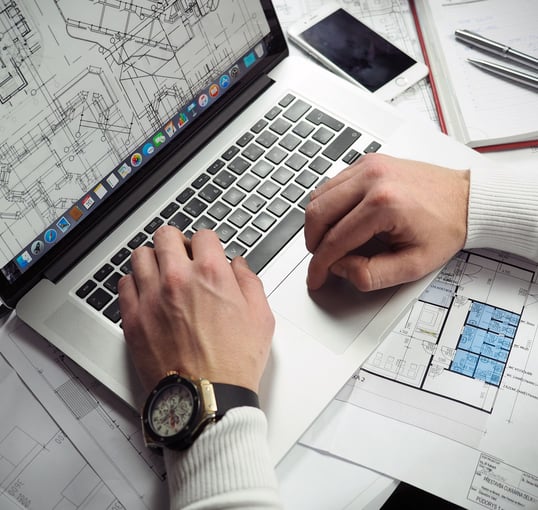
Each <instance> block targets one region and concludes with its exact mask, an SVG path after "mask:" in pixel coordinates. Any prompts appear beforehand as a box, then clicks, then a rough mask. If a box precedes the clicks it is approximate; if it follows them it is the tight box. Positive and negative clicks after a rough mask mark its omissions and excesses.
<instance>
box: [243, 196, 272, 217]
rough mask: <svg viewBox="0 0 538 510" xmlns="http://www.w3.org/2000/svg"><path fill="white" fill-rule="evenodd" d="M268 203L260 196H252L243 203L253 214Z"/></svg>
mask: <svg viewBox="0 0 538 510" xmlns="http://www.w3.org/2000/svg"><path fill="white" fill-rule="evenodd" d="M266 203H267V201H266V200H264V199H263V198H262V197H260V196H259V195H256V194H254V195H251V196H250V197H248V198H247V199H246V200H245V201H244V202H243V207H244V208H245V209H247V210H249V211H250V212H252V213H257V212H258V211H259V210H260V209H261V208H262V207H263V206H264V205H265V204H266Z"/></svg>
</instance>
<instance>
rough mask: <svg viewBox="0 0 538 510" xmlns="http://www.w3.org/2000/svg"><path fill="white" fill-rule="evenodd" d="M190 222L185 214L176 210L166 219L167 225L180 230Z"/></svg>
mask: <svg viewBox="0 0 538 510" xmlns="http://www.w3.org/2000/svg"><path fill="white" fill-rule="evenodd" d="M191 223H192V219H191V218H189V217H188V216H187V215H186V214H184V213H182V212H178V213H177V214H176V215H175V216H174V217H173V218H171V219H170V221H168V225H172V227H176V228H178V229H179V230H181V231H182V232H183V231H184V230H185V229H186V228H187V227H188V226H189V225H190V224H191Z"/></svg>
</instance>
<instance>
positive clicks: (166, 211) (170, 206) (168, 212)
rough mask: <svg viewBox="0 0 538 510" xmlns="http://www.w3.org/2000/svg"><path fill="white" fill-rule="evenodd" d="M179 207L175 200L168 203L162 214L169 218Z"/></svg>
mask: <svg viewBox="0 0 538 510" xmlns="http://www.w3.org/2000/svg"><path fill="white" fill-rule="evenodd" d="M178 209H179V205H177V204H176V203H175V202H172V203H171V204H168V205H167V206H166V207H165V208H164V209H163V210H162V211H161V213H160V214H161V216H162V217H163V218H164V219H165V220H167V219H168V218H170V216H172V214H174V213H175V212H176V211H177V210H178Z"/></svg>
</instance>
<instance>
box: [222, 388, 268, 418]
mask: <svg viewBox="0 0 538 510" xmlns="http://www.w3.org/2000/svg"><path fill="white" fill-rule="evenodd" d="M212 384H213V391H214V392H215V400H216V401H217V414H216V419H217V420H220V419H221V418H222V417H223V416H224V414H225V413H226V411H228V410H230V409H233V408H234V407H243V406H249V407H257V408H259V407H260V401H259V399H258V395H257V394H256V392H254V391H252V390H249V389H248V388H244V387H242V386H235V385H234V384H226V383H212Z"/></svg>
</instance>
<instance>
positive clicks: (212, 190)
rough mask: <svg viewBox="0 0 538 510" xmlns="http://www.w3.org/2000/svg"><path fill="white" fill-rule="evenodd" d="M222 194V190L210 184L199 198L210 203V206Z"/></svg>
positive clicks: (201, 192)
mask: <svg viewBox="0 0 538 510" xmlns="http://www.w3.org/2000/svg"><path fill="white" fill-rule="evenodd" d="M221 194H222V190H221V189H219V188H217V187H216V186H213V184H211V183H209V184H208V185H207V186H206V187H205V188H204V189H203V190H202V191H200V192H199V193H198V196H200V197H201V198H203V199H204V200H205V201H206V202H209V203H210V204H211V203H212V202H214V201H215V200H216V199H217V197H219V196H220V195H221Z"/></svg>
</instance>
